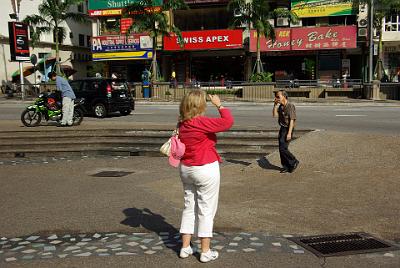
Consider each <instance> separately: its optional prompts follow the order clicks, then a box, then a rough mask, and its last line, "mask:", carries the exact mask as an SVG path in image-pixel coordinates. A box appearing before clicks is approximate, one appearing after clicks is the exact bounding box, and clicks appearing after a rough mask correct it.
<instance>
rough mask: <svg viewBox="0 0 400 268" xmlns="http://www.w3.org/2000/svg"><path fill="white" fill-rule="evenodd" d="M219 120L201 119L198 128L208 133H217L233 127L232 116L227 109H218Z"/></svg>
mask: <svg viewBox="0 0 400 268" xmlns="http://www.w3.org/2000/svg"><path fill="white" fill-rule="evenodd" d="M218 111H219V114H220V115H221V117H220V118H209V117H203V118H202V120H199V123H198V124H199V127H201V128H202V129H203V130H204V131H206V132H209V133H217V132H222V131H226V130H228V129H230V128H231V127H232V125H233V116H232V113H231V111H230V110H229V109H228V108H222V109H219V110H218Z"/></svg>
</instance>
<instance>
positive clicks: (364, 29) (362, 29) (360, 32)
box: [358, 28, 368, 37]
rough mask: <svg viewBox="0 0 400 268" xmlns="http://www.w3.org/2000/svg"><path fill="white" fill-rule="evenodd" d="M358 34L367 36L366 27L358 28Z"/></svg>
mask: <svg viewBox="0 0 400 268" xmlns="http://www.w3.org/2000/svg"><path fill="white" fill-rule="evenodd" d="M358 36H359V37H367V36H368V28H359V29H358Z"/></svg>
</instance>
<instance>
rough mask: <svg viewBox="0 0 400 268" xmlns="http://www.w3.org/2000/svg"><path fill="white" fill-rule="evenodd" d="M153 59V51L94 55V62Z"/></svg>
mask: <svg viewBox="0 0 400 268" xmlns="http://www.w3.org/2000/svg"><path fill="white" fill-rule="evenodd" d="M152 57H153V52H152V51H131V52H109V53H93V55H92V58H93V61H109V60H148V59H151V58H152Z"/></svg>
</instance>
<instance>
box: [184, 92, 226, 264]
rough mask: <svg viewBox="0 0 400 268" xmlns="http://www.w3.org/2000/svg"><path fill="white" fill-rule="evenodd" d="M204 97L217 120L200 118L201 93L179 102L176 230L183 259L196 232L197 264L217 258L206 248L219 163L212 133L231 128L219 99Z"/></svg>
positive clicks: (203, 105) (189, 252)
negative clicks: (180, 200) (180, 195)
mask: <svg viewBox="0 0 400 268" xmlns="http://www.w3.org/2000/svg"><path fill="white" fill-rule="evenodd" d="M208 96H209V98H210V100H211V103H212V104H213V105H215V107H216V108H217V109H218V111H219V114H220V115H221V117H219V118H210V117H206V116H204V113H205V110H206V94H205V92H204V91H201V90H192V91H191V92H189V93H188V94H186V95H185V97H184V98H183V99H182V101H181V105H180V124H179V138H180V140H181V142H183V143H184V144H185V146H186V150H185V154H184V155H183V157H182V159H181V164H180V176H181V180H182V183H183V188H184V191H185V196H184V199H185V207H184V209H183V212H182V222H181V229H180V233H181V235H182V249H181V251H180V257H181V258H187V257H189V256H190V255H192V254H193V250H192V248H191V247H190V241H191V238H192V235H193V234H194V233H195V230H196V231H197V236H198V237H200V239H201V255H200V261H201V262H209V261H212V260H215V259H217V258H218V252H217V251H215V250H211V249H210V239H211V237H212V235H213V223H214V216H215V213H216V211H217V206H218V194H219V185H220V171H219V162H221V158H220V156H219V155H218V153H217V150H216V149H215V144H216V142H217V137H216V134H215V133H217V132H222V131H227V130H228V129H229V128H230V127H231V126H232V125H233V117H232V114H231V112H230V110H229V109H227V108H225V107H223V106H222V105H221V101H220V99H219V97H218V96H217V95H208Z"/></svg>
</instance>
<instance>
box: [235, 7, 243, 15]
mask: <svg viewBox="0 0 400 268" xmlns="http://www.w3.org/2000/svg"><path fill="white" fill-rule="evenodd" d="M233 16H234V17H241V16H243V12H242V10H240V9H239V8H237V9H235V10H234V11H233Z"/></svg>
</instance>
